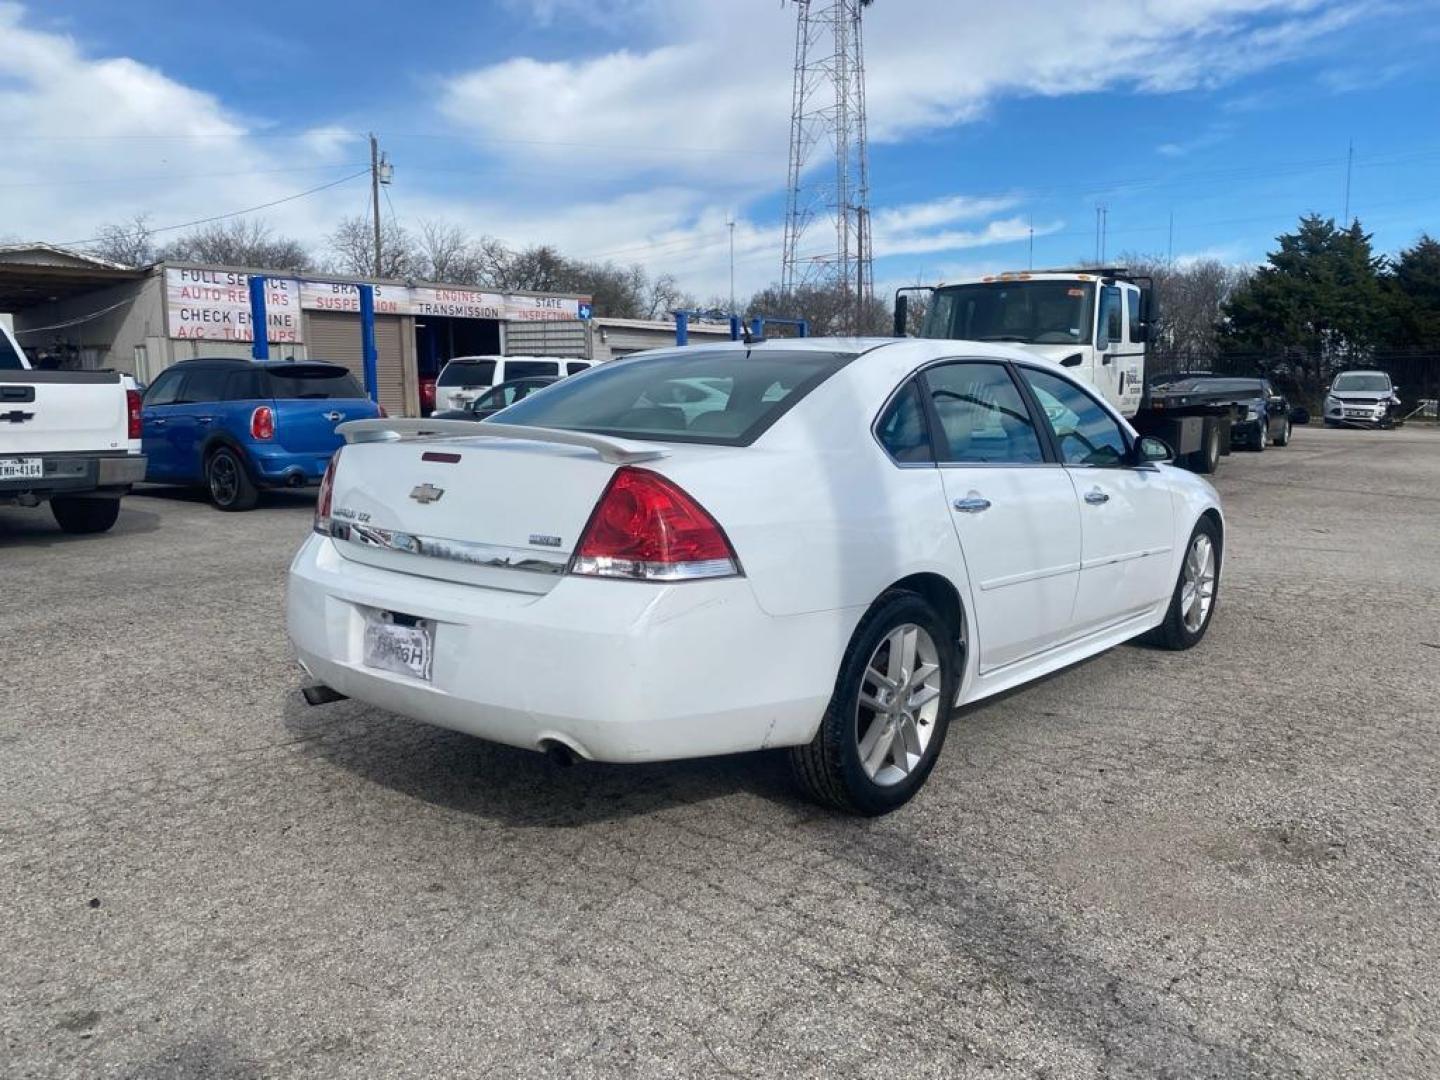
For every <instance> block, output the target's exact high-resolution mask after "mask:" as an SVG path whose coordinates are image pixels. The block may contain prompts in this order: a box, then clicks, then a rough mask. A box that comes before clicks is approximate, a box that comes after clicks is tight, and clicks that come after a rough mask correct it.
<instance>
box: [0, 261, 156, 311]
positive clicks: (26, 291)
mask: <svg viewBox="0 0 1440 1080" xmlns="http://www.w3.org/2000/svg"><path fill="white" fill-rule="evenodd" d="M145 275H146V271H145V270H126V269H120V268H115V269H111V268H109V267H103V266H58V265H46V264H38V263H22V262H8V261H4V260H0V311H12V312H13V311H23V310H25V309H26V308H30V307H35V306H36V305H38V304H48V303H51V302H53V301H56V300H67V299H69V298H70V297H72V296H79V295H81V294H83V293H87V292H94V291H95V290H96V289H103V288H105V287H106V286H108V285H118V284H120V283H122V282H126V281H139V280H140V279H141V278H143V277H145Z"/></svg>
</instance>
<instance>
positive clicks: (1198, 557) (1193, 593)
mask: <svg viewBox="0 0 1440 1080" xmlns="http://www.w3.org/2000/svg"><path fill="white" fill-rule="evenodd" d="M1214 603H1215V545H1214V544H1213V543H1211V541H1210V537H1208V536H1206V535H1205V534H1204V533H1198V534H1197V535H1196V537H1195V539H1194V540H1193V541H1191V543H1190V550H1189V551H1188V552H1186V554H1185V566H1184V569H1183V570H1182V578H1181V585H1180V612H1181V618H1182V619H1183V620H1184V622H1185V629H1186V630H1188V631H1189V632H1190V633H1192V634H1194V633H1198V632H1199V630H1200V628H1201V627H1202V626H1204V625H1205V620H1206V619H1208V618H1209V617H1210V608H1211V607H1212V606H1213V605H1214Z"/></svg>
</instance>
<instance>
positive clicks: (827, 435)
mask: <svg viewBox="0 0 1440 1080" xmlns="http://www.w3.org/2000/svg"><path fill="white" fill-rule="evenodd" d="M341 430H342V432H344V433H345V435H346V438H347V440H348V442H347V445H346V446H345V447H344V448H343V449H342V450H341V451H340V452H339V453H338V454H337V455H336V457H335V459H334V461H332V463H331V466H330V471H329V473H328V474H327V476H326V478H325V481H324V483H323V485H322V487H321V491H320V496H319V502H318V506H317V512H316V517H315V528H314V533H313V535H311V536H310V537H309V539H308V540H307V541H306V542H305V544H304V545H303V546H302V547H301V549H300V551H299V553H298V554H297V555H296V556H295V560H294V563H293V565H292V566H291V569H290V585H289V597H288V619H289V631H290V637H291V640H292V641H293V642H294V645H295V649H296V651H297V653H298V655H299V658H300V662H301V663H302V664H303V666H304V667H305V669H306V671H308V672H309V674H310V675H311V677H312V678H313V679H315V680H317V683H318V684H319V685H317V686H315V687H312V688H311V690H312V694H311V696H312V697H313V698H317V699H323V698H325V697H330V698H333V697H335V696H337V695H344V696H349V697H354V698H357V699H359V700H361V701H365V702H368V703H370V704H372V705H376V706H379V707H381V708H383V709H387V710H390V711H393V712H395V713H399V714H402V715H404V716H408V717H413V718H415V719H417V720H423V721H426V722H429V723H432V724H440V725H443V726H445V727H450V728H455V729H457V730H459V731H464V732H468V733H470V734H473V735H478V736H480V737H482V738H486V739H493V740H496V741H498V742H503V743H509V744H511V745H514V746H521V747H527V748H530V749H534V750H541V751H549V752H552V753H555V754H558V755H562V756H565V757H578V758H585V759H592V760H597V761H610V762H640V761H656V760H663V759H673V758H688V757H700V756H704V755H709V754H729V753H733V752H736V751H744V750H758V749H761V748H766V747H784V748H788V752H789V754H790V757H791V759H792V762H793V765H794V769H795V775H796V777H797V778H798V780H799V782H800V784H801V786H802V787H803V788H805V790H806V791H807V792H808V793H809V794H810V795H812V796H813V797H815V798H817V799H819V800H821V801H823V802H825V803H828V804H830V805H832V806H835V807H838V808H841V809H844V810H850V811H855V812H860V813H866V814H876V813H883V812H885V811H888V810H892V809H894V808H895V807H897V806H900V805H901V804H903V803H904V802H905V801H906V800H908V799H909V798H910V797H911V796H912V795H914V794H915V792H916V791H917V790H918V789H919V788H920V786H921V785H922V784H923V783H924V782H925V780H926V777H927V776H928V775H929V773H930V771H931V769H932V768H933V767H934V764H935V760H936V758H937V756H938V755H939V753H940V749H941V746H942V745H943V744H944V742H945V735H946V730H947V728H948V727H949V724H950V720H951V714H952V711H953V707H954V706H955V705H957V704H966V703H969V702H974V701H977V700H979V699H981V698H985V697H987V696H989V695H991V694H996V693H999V692H1001V691H1004V690H1009V689H1011V688H1013V687H1015V686H1018V685H1020V684H1022V683H1025V682H1028V681H1030V680H1032V679H1035V678H1038V677H1039V676H1042V675H1044V674H1046V673H1047V672H1051V671H1054V670H1056V669H1057V668H1061V667H1064V666H1065V665H1067V664H1072V663H1074V662H1075V661H1077V660H1080V659H1082V658H1084V657H1087V656H1091V655H1093V654H1095V653H1098V652H1100V651H1102V650H1104V649H1108V648H1110V647H1112V646H1114V645H1118V644H1120V643H1121V642H1123V641H1127V640H1129V639H1131V638H1134V637H1137V636H1139V635H1142V634H1148V635H1149V636H1150V638H1151V640H1152V641H1154V642H1155V643H1157V644H1159V645H1161V646H1164V647H1168V648H1172V649H1186V648H1189V647H1191V646H1193V645H1195V644H1196V643H1197V642H1199V641H1200V639H1201V638H1202V637H1203V636H1204V634H1205V631H1206V628H1207V626H1208V625H1209V622H1210V619H1211V617H1212V616H1213V614H1214V610H1215V601H1216V597H1217V589H1218V585H1219V579H1220V567H1221V557H1222V552H1223V549H1224V521H1223V519H1222V516H1221V512H1220V505H1219V500H1218V499H1217V497H1216V494H1215V491H1214V489H1212V488H1211V487H1210V485H1209V484H1207V483H1206V482H1205V481H1204V480H1202V479H1200V478H1199V477H1197V476H1193V475H1191V474H1190V473H1187V472H1183V471H1181V470H1179V469H1177V468H1174V467H1172V466H1170V465H1168V464H1166V459H1168V457H1169V456H1170V454H1169V449H1168V447H1166V446H1165V444H1164V443H1163V442H1160V441H1158V440H1155V439H1150V438H1140V437H1138V436H1137V435H1136V433H1135V432H1134V430H1133V429H1132V428H1131V427H1130V426H1129V424H1127V423H1126V422H1125V420H1124V419H1122V418H1121V417H1120V416H1119V415H1117V414H1116V413H1115V412H1113V411H1112V410H1111V409H1110V408H1109V407H1108V406H1107V405H1106V404H1105V403H1104V402H1103V401H1102V400H1101V399H1100V398H1098V397H1097V396H1095V395H1094V394H1093V393H1091V392H1090V391H1089V390H1088V389H1086V388H1085V387H1084V386H1081V385H1080V384H1078V383H1076V382H1074V381H1072V380H1071V379H1070V378H1069V377H1067V375H1066V373H1065V371H1064V369H1062V368H1060V367H1058V366H1055V365H1053V364H1050V363H1047V362H1046V361H1043V360H1039V359H1036V358H1034V357H1031V356H1029V355H1028V354H1026V353H1023V352H1020V351H1018V350H1014V349H1010V348H1008V347H1005V346H997V345H994V344H980V343H974V342H963V341H928V340H851V339H808V340H789V341H771V342H766V343H764V344H759V345H745V344H741V343H736V344H734V345H729V346H720V347H711V346H704V347H691V348H686V349H670V350H665V351H660V352H653V353H646V354H643V355H640V356H636V357H632V358H630V359H626V360H620V361H616V362H613V363H609V364H604V365H601V366H599V367H597V368H594V369H592V370H591V371H588V372H586V373H584V374H582V375H578V376H575V377H573V378H570V379H566V380H564V381H562V382H560V383H557V384H555V385H554V386H552V387H549V388H547V389H545V390H542V391H541V392H539V393H537V394H534V395H532V396H530V397H528V398H526V399H525V400H524V401H522V402H520V403H519V404H516V405H513V406H511V407H510V408H508V409H506V410H504V411H503V412H501V413H499V414H497V415H496V416H495V417H494V418H493V420H492V421H487V422H485V423H472V422H469V421H463V420H449V421H429V420H367V421H358V422H354V423H350V424H346V425H344V426H343V427H342V428H341Z"/></svg>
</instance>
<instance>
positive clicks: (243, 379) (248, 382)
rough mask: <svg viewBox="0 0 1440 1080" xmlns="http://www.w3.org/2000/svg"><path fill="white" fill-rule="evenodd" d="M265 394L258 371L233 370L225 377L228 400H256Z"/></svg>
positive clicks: (226, 397)
mask: <svg viewBox="0 0 1440 1080" xmlns="http://www.w3.org/2000/svg"><path fill="white" fill-rule="evenodd" d="M264 396H265V392H264V390H263V388H262V387H261V385H260V373H259V372H258V371H232V372H231V373H230V374H229V376H227V377H226V379H225V400H226V401H254V400H255V399H256V398H262V397H264Z"/></svg>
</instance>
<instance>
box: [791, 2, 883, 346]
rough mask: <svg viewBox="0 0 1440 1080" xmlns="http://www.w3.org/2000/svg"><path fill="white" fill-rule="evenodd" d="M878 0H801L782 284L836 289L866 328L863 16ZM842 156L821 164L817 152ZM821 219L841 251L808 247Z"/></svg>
mask: <svg viewBox="0 0 1440 1080" xmlns="http://www.w3.org/2000/svg"><path fill="white" fill-rule="evenodd" d="M871 3H873V0H795V9H796V10H795V14H796V26H795V88H794V92H793V95H792V108H791V113H790V177H789V179H790V184H789V194H788V197H787V200H786V206H785V251H784V256H783V262H782V264H781V270H780V285H781V288H782V289H783V291H784V292H785V293H786V294H787V295H788V294H789V293H790V292H791V291H792V290H793V289H795V288H796V287H797V286H800V285H813V286H818V287H821V288H827V289H833V290H835V292H837V293H838V294H839V295H840V296H841V297H843V300H844V311H845V313H846V314H845V319H844V321H845V324H846V326H847V328H848V329H850V330H851V331H856V332H858V331H859V330H861V329H863V324H864V313H865V311H866V308H867V305H868V303H869V300H870V298H871V296H872V294H873V292H874V276H873V272H872V269H871V264H872V258H871V251H870V166H869V161H868V155H867V151H866V148H865V60H864V50H863V48H862V45H861V33H860V23H861V12H862V11H863V10H864V9H865V8H867V7H869V6H870V5H871ZM821 146H824V147H825V148H827V149H831V150H833V152H834V155H835V162H834V167H833V171H831V170H827V169H824V168H814V169H812V168H811V167H810V166H811V165H812V164H817V162H816V161H815V160H814V158H815V156H816V155H817V154H818V153H819V152H821V151H817V147H821ZM817 217H819V218H822V219H828V220H829V221H833V223H834V228H835V239H834V246H833V248H832V249H831V250H828V251H825V250H823V248H825V247H829V246H830V245H829V243H828V242H826V243H825V244H824V245H822V244H821V243H820V241H819V238H818V237H815V238H813V241H812V243H811V244H810V245H808V246H807V245H806V244H805V236H806V232H807V230H808V229H809V227H810V225H811V224H812V223H813V222H814V220H815V219H816V218H817Z"/></svg>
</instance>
